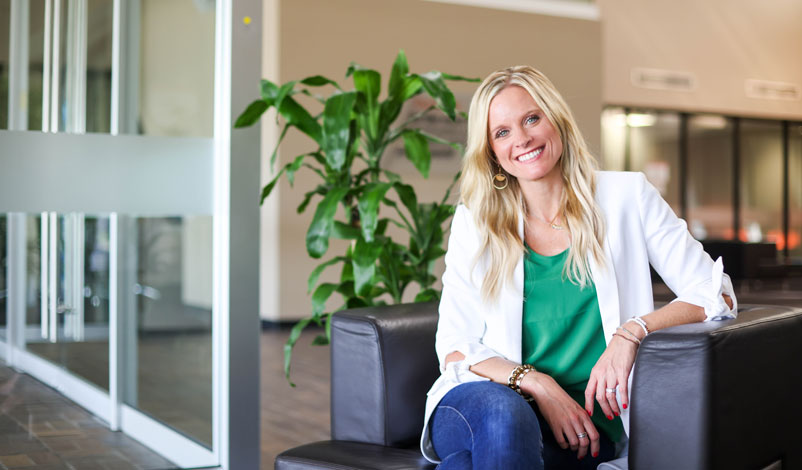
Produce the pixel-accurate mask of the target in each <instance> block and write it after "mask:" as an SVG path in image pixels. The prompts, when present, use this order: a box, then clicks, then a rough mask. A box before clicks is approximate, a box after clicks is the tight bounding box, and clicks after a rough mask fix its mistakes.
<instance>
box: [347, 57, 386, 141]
mask: <svg viewBox="0 0 802 470" xmlns="http://www.w3.org/2000/svg"><path fill="white" fill-rule="evenodd" d="M353 74H354V88H356V89H357V91H359V92H360V93H361V94H362V98H363V99H362V100H360V101H359V104H360V105H361V106H360V108H361V109H360V114H361V117H362V128H363V129H365V131H366V132H367V134H368V137H370V138H371V139H376V138H377V137H378V132H379V92H380V91H381V75H379V72H377V71H375V70H370V69H357V70H354V73H353Z"/></svg>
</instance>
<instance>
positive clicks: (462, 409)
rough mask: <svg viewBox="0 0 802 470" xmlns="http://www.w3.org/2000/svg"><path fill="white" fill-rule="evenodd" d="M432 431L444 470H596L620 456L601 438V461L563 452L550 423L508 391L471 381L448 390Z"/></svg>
mask: <svg viewBox="0 0 802 470" xmlns="http://www.w3.org/2000/svg"><path fill="white" fill-rule="evenodd" d="M429 425H430V431H431V438H432V444H433V445H434V450H435V452H437V455H438V456H439V457H440V459H441V460H442V462H441V463H440V465H439V466H438V467H437V468H438V469H439V470H452V469H453V470H457V469H459V470H470V469H476V470H493V469H505V470H507V469H508V470H515V469H527V470H529V469H532V470H541V469H581V470H585V469H595V468H596V466H597V465H598V464H600V463H601V462H605V461H607V460H611V459H613V458H614V456H615V445H614V444H613V442H612V441H610V439H608V438H607V437H606V436H604V435H602V437H601V449H600V451H599V456H598V457H596V458H594V457H593V456H591V455H590V454H589V453H588V455H586V456H585V458H583V459H582V460H578V459H577V453H576V452H575V451H572V450H571V449H562V448H560V446H559V445H558V444H557V441H556V440H555V439H554V435H553V434H552V432H551V429H550V428H549V426H548V424H546V420H545V419H543V417H542V416H541V415H540V414H539V412H538V411H537V407H536V406H534V404H532V405H530V404H529V403H528V402H527V401H526V400H524V399H523V397H521V396H520V395H518V394H517V393H515V392H514V391H513V390H512V389H510V388H509V387H506V386H504V385H501V384H497V383H494V382H470V383H465V384H462V385H459V386H457V387H455V388H454V389H452V390H451V391H449V392H448V393H447V394H446V396H445V397H443V399H442V400H441V401H440V403H439V404H438V405H437V408H436V409H435V411H434V413H433V414H432V418H431V421H430V424H429Z"/></svg>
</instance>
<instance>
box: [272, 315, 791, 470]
mask: <svg viewBox="0 0 802 470" xmlns="http://www.w3.org/2000/svg"><path fill="white" fill-rule="evenodd" d="M436 326H437V305H436V304H435V303H425V304H406V305H398V306H392V307H382V308H365V309H357V310H350V311H344V312H340V313H337V314H335V315H334V321H333V324H332V350H331V368H332V370H331V377H332V379H331V438H332V440H330V441H323V442H316V443H312V444H307V445H302V446H299V447H296V448H293V449H289V450H287V451H285V452H283V453H281V454H280V455H279V456H278V457H276V461H275V468H276V469H277V470H301V469H342V470H345V469H358V470H368V469H377V470H378V469H381V470H395V469H398V470H401V469H410V470H411V469H433V468H434V467H435V466H434V465H431V464H429V463H428V462H427V461H426V460H425V459H424V458H423V457H422V456H421V454H420V451H419V450H418V440H419V437H420V431H421V427H422V424H423V410H424V403H425V399H426V391H427V390H428V388H429V386H430V385H431V384H432V383H433V382H434V380H435V379H436V378H437V376H438V374H439V372H438V366H437V359H436V357H435V353H434V334H435V329H436ZM801 364H802V309H796V308H790V307H778V306H757V305H753V306H741V309H740V314H739V316H738V318H737V319H735V320H725V321H720V322H709V323H696V324H691V325H682V326H678V327H673V328H667V329H664V330H661V331H658V332H655V333H653V334H651V335H649V336H648V337H647V338H646V340H645V341H644V342H643V344H642V345H641V347H640V350H639V352H638V357H637V360H636V362H635V377H634V382H633V386H632V397H631V404H632V407H631V436H632V437H631V439H630V451H629V468H630V469H636V470H642V469H648V470H661V469H670V470H696V469H699V470H701V469H727V470H733V469H749V470H752V469H770V470H775V469H780V468H782V469H786V470H787V469H802V365H801Z"/></svg>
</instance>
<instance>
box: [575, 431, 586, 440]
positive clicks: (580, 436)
mask: <svg viewBox="0 0 802 470" xmlns="http://www.w3.org/2000/svg"><path fill="white" fill-rule="evenodd" d="M576 437H578V438H580V439H582V438H583V437H588V433H586V432H581V433H579V434H577V435H576Z"/></svg>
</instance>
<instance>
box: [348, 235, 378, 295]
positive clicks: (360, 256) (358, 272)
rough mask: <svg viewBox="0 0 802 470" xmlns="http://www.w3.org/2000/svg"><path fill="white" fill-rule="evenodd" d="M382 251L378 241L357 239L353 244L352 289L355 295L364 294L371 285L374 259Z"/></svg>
mask: <svg viewBox="0 0 802 470" xmlns="http://www.w3.org/2000/svg"><path fill="white" fill-rule="evenodd" d="M381 252H382V244H381V243H380V242H366V241H365V240H362V239H360V240H357V241H356V245H355V246H354V260H353V263H354V290H355V291H356V294H357V295H365V294H367V293H368V292H370V289H371V288H372V287H373V275H374V274H375V273H376V260H377V259H379V255H381Z"/></svg>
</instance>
